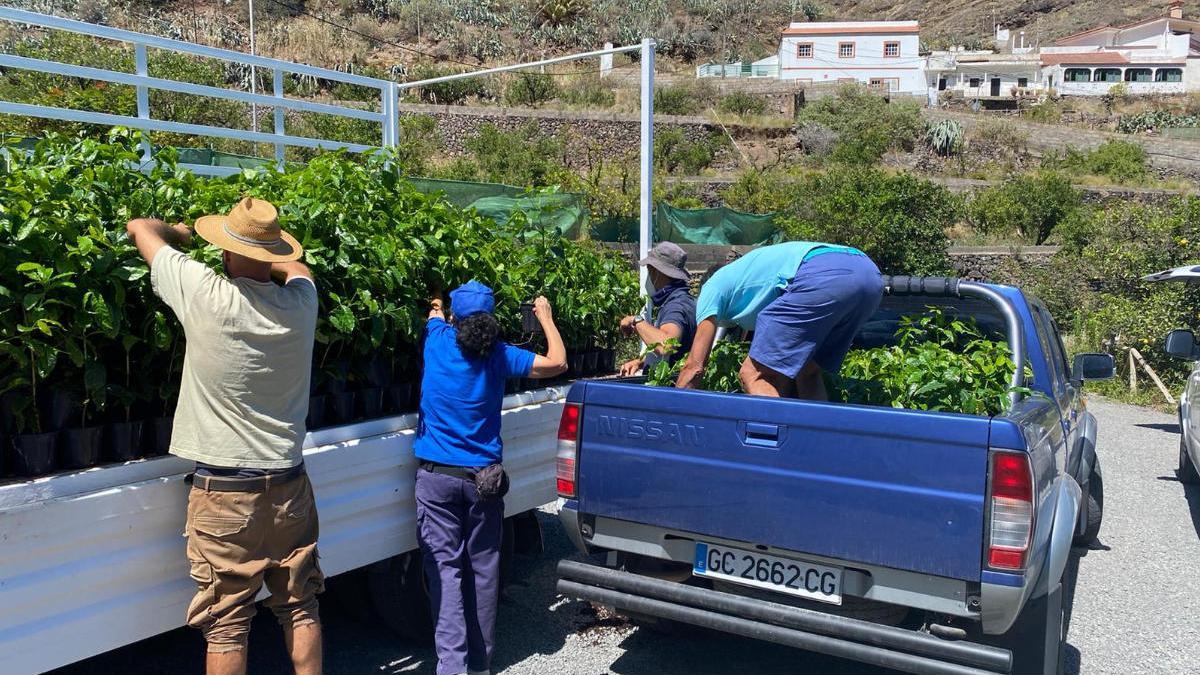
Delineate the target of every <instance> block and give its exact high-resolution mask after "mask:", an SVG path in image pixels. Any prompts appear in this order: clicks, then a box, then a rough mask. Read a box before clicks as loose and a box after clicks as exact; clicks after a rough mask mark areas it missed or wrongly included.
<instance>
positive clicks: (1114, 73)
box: [1092, 68, 1121, 82]
mask: <svg viewBox="0 0 1200 675" xmlns="http://www.w3.org/2000/svg"><path fill="white" fill-rule="evenodd" d="M1120 81H1121V69H1120V68H1097V69H1096V71H1095V72H1094V73H1092V82H1120Z"/></svg>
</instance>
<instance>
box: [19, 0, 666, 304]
mask: <svg viewBox="0 0 1200 675" xmlns="http://www.w3.org/2000/svg"><path fill="white" fill-rule="evenodd" d="M0 20H3V21H9V22H12V23H18V24H24V25H28V26H37V27H40V28H48V29H54V30H61V31H67V32H71V33H78V34H81V35H87V36H91V37H94V38H104V39H108V40H115V41H118V42H122V43H126V44H129V45H132V46H133V52H134V72H133V73H128V72H119V71H112V70H106V69H102V68H92V67H89V66H77V65H73V64H68V63H60V62H57V61H49V60H45V59H36V58H29V57H23V56H16V55H13V54H0V68H16V69H21V70H28V71H36V72H42V73H50V74H54V75H63V76H68V77H78V78H82V79H88V80H97V81H102V82H111V83H114V84H120V85H127V86H132V87H134V88H135V90H136V93H137V116H136V117H132V116H129V115H121V114H113V113H106V112H92V111H86V110H77V109H73V108H58V107H54V106H47V105H38V104H31V103H21V102H17V101H4V100H0V114H9V115H21V116H25V117H37V118H42V119H50V120H58V121H63V122H76V123H84V124H98V125H104V126H124V127H129V128H132V129H140V130H142V131H156V132H168V133H179V134H185V135H190V136H201V137H210V138H221V139H228V140H235V141H245V142H249V143H263V144H270V145H273V146H274V147H275V161H276V163H277V164H279V165H280V166H282V164H283V162H284V160H285V150H286V149H287V148H289V147H301V148H316V149H324V150H337V149H346V150H351V151H354V152H365V151H369V150H374V149H376V148H378V147H385V148H387V147H394V146H395V145H396V144H397V143H398V142H399V140H400V139H399V110H398V103H399V96H400V91H401V90H404V89H413V88H416V87H423V86H427V85H430V84H437V83H439V82H450V81H454V80H461V79H466V78H470V77H481V76H486V75H491V74H494V73H502V72H509V71H514V70H523V69H527V68H538V67H542V66H546V65H551V64H555V63H565V62H568V61H578V60H580V59H587V58H596V57H604V56H608V55H612V54H621V53H629V52H638V53H639V59H640V64H639V65H640V70H641V86H640V103H639V107H640V136H641V139H640V140H641V148H640V150H641V153H640V154H641V157H640V162H639V164H640V170H641V176H640V180H639V185H640V187H641V200H640V202H641V203H640V212H641V213H640V215H641V218H640V220H641V232H640V236H639V244H640V246H639V248H640V254H641V256H642V257H645V255H646V254H647V252H648V251H649V249H650V246H651V245H652V242H651V231H652V228H651V221H652V220H653V203H652V196H653V172H654V161H653V155H654V124H653V118H654V103H653V99H654V52H655V49H656V45H655V42H654V40H651V39H644V40H642V42H641V43H640V44H637V45H627V46H623V47H608V48H605V49H598V50H595V51H589V52H581V53H577V54H570V55H567V56H560V57H554V58H549V59H542V60H540V61H533V62H527V63H517V64H512V65H507V66H500V67H497V68H487V69H483V70H477V71H471V72H465V73H456V74H453V75H445V76H442V77H434V78H429V79H425V80H417V81H414V82H401V83H397V82H392V81H389V80H380V79H375V78H370V77H363V76H361V75H354V74H351V73H342V72H338V71H335V70H328V69H326V68H317V67H315V66H309V65H304V64H300V63H293V62H291V61H282V60H279V59H271V58H266V57H262V56H256V55H250V54H244V53H242V52H236V51H232V50H228V49H219V48H216V47H207V46H204V45H198V44H192V43H190V42H183V41H181V40H173V39H170V38H163V37H157V36H154V35H146V34H143V33H137V32H134V31H128V30H121V29H118V28H111V27H108V26H100V25H95V24H90V23H86V22H83V21H75V20H73V19H64V18H61V17H56V16H50V15H46V14H39V13H36V12H29V11H25V10H20V9H13V8H10V7H0ZM150 48H154V49H161V50H165V51H170V52H175V53H177V54H187V55H191V56H196V57H203V58H210V59H216V60H219V61H223V62H226V63H235V64H241V65H245V66H251V67H252V68H255V69H258V68H261V69H264V70H269V71H271V72H272V73H273V84H274V86H273V91H272V93H271V94H270V95H268V94H259V93H256V92H253V91H252V92H246V91H240V90H236V89H225V88H222V87H213V86H209V85H202V84H194V83H191V82H182V81H179V80H173V79H168V78H163V77H151V76H150V72H149V59H148V51H147V50H148V49H150ZM288 74H292V75H302V76H309V77H315V78H319V79H322V80H330V81H334V82H341V83H345V84H350V85H357V86H360V87H368V88H372V89H378V90H379V108H380V109H379V112H374V111H370V110H360V109H358V108H351V107H347V106H343V105H335V104H330V103H318V102H315V101H309V100H305V99H298V98H289V97H288V96H287V95H286V94H285V91H284V76H285V75H288ZM151 90H160V91H169V92H177V93H181V94H190V95H195V96H206V97H210V98H215V99H222V100H226V101H234V102H239V103H248V104H250V105H252V106H265V107H270V108H272V109H273V111H274V129H273V131H271V132H265V131H257V130H254V131H248V130H245V129H230V128H226V127H217V126H211V125H206V124H193V123H189V122H178V121H173V120H162V119H155V118H154V115H153V112H154V111H153V110H152V109H151V105H150V91H151ZM288 110H294V111H299V112H310V113H319V114H322V115H333V116H337V117H343V118H348V119H357V120H367V121H369V122H376V123H378V124H379V125H380V144H379V145H378V146H374V145H365V144H361V143H350V142H346V141H338V140H332V139H324V138H312V137H308V136H297V135H292V134H289V133H288V132H287V125H286V120H285V113H286V111H288ZM255 120H256V122H257V117H256V118H255ZM255 126H257V124H256V125H255ZM142 151H143V156H144V158H145V159H146V160H149V158H150V156H151V152H152V148H151V147H150V141H149V140H148V139H147V140H144V141H143V147H142ZM180 166H183V167H185V168H187V169H190V170H191V171H193V172H195V173H197V174H201V175H209V176H212V175H229V174H233V173H237V172H238V171H240V170H241V169H239V168H237V167H221V166H207V165H201V164H190V163H181V164H180ZM646 274H647V272H646V269H645V268H644V267H643V268H642V269H641V276H642V283H643V285H644V284H645V281H646V279H645V277H646Z"/></svg>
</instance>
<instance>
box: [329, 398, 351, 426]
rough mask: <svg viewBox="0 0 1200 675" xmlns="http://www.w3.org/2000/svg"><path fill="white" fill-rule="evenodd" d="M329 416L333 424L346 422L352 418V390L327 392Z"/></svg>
mask: <svg viewBox="0 0 1200 675" xmlns="http://www.w3.org/2000/svg"><path fill="white" fill-rule="evenodd" d="M328 398H329V417H330V422H332V423H333V424H347V423H349V422H351V421H352V420H353V419H354V399H355V396H354V392H352V391H347V392H342V393H340V394H329V396H328Z"/></svg>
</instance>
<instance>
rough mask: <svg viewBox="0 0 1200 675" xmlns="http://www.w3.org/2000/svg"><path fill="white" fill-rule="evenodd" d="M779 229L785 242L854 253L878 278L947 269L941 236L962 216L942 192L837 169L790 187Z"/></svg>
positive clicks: (874, 172) (899, 178) (918, 182)
mask: <svg viewBox="0 0 1200 675" xmlns="http://www.w3.org/2000/svg"><path fill="white" fill-rule="evenodd" d="M794 195H795V197H794V198H793V199H792V200H791V205H790V206H789V207H788V209H787V210H786V211H785V212H784V213H783V214H781V215H780V217H779V222H780V225H781V226H782V228H783V230H784V233H785V234H786V235H787V236H788V238H789V239H800V240H806V241H824V242H831V243H841V244H849V245H851V246H856V247H858V248H859V249H860V250H862V251H863V252H865V253H867V255H869V256H871V259H872V260H874V261H875V263H876V264H878V265H879V268H880V269H881V270H882V271H883V272H884V273H885V274H943V273H946V272H947V271H948V270H949V269H950V260H949V257H948V255H947V249H948V247H949V243H950V240H949V238H948V237H947V235H946V230H947V229H948V228H950V227H951V226H952V225H954V224H955V223H956V222H957V221H958V218H959V215H960V214H961V212H962V204H961V202H960V200H959V199H958V198H957V197H955V196H954V195H953V194H951V193H950V191H949V190H947V189H946V188H945V187H943V186H941V185H937V184H935V183H932V182H930V181H927V180H922V179H920V178H917V177H914V176H912V175H910V174H897V175H891V174H888V173H886V172H883V171H880V170H878V169H869V168H859V167H840V168H835V169H831V170H830V171H828V172H826V173H818V174H813V175H811V176H808V177H806V178H805V179H804V180H802V181H800V182H799V184H798V185H797V186H796V188H795V192H794Z"/></svg>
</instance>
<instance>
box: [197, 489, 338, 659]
mask: <svg viewBox="0 0 1200 675" xmlns="http://www.w3.org/2000/svg"><path fill="white" fill-rule="evenodd" d="M185 534H186V536H187V557H188V562H189V563H191V568H192V569H191V576H192V580H193V581H195V582H196V586H197V590H196V597H194V598H192V602H191V605H190V606H189V607H188V613H187V622H188V625H189V626H194V627H196V628H199V629H200V630H201V631H202V632H203V633H204V638H205V640H207V641H208V651H210V652H228V651H235V650H239V649H245V648H246V641H247V638H248V637H249V635H250V620H251V619H253V618H254V614H255V611H256V610H255V607H254V598H255V596H256V595H257V594H258V592H259V590H260V589H261V588H262V585H263V584H264V583H265V584H266V585H267V589H268V590H269V591H270V592H271V597H270V598H269V599H268V600H267V601H266V602H265V603H264V604H265V605H266V606H267V607H269V608H270V609H271V611H272V612H274V613H275V616H276V618H278V619H279V623H280V625H282V626H284V627H285V628H286V627H293V628H294V627H297V626H303V625H305V624H309V623H315V622H317V621H319V617H318V615H317V598H316V595H317V593H320V592H321V591H322V590H324V580H325V577H324V575H323V574H322V573H321V568H320V566H319V565H318V563H317V507H316V503H315V502H314V500H313V492H312V484H311V483H309V480H308V475H307V474H303V475H301V476H299V477H297V478H294V479H292V480H290V481H288V482H286V483H282V484H279V485H272V486H270V487H268V488H267V489H266V490H265V491H263V492H219V491H208V490H203V489H201V488H200V487H198V486H194V487H193V488H192V490H191V494H190V495H189V496H188V512H187V527H186V530H185Z"/></svg>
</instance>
